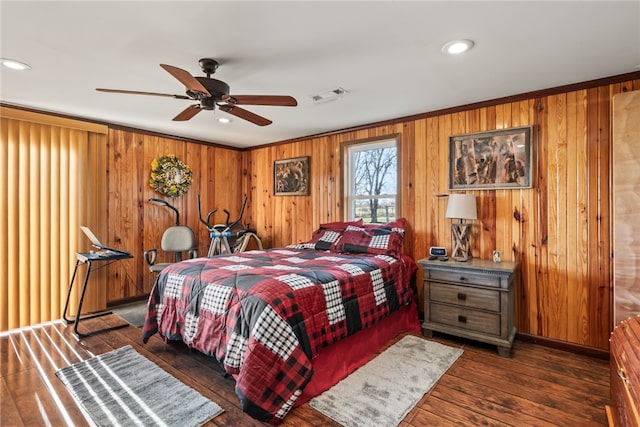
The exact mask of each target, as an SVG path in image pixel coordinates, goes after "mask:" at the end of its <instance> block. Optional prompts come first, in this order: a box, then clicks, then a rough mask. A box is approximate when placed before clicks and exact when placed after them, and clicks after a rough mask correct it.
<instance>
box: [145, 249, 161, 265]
mask: <svg viewBox="0 0 640 427" xmlns="http://www.w3.org/2000/svg"><path fill="white" fill-rule="evenodd" d="M157 258H158V251H157V250H156V249H155V248H154V249H149V250H148V251H144V262H146V263H147V265H148V266H149V267H151V266H152V265H153V264H155V263H156V259H157Z"/></svg>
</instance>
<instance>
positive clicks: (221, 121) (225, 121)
mask: <svg viewBox="0 0 640 427" xmlns="http://www.w3.org/2000/svg"><path fill="white" fill-rule="evenodd" d="M218 123H225V124H226V123H231V120H230V119H227V118H226V117H218Z"/></svg>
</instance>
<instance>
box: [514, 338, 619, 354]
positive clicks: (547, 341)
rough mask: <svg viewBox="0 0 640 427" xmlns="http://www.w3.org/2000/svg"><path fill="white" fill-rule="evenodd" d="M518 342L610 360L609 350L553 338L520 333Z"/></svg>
mask: <svg viewBox="0 0 640 427" xmlns="http://www.w3.org/2000/svg"><path fill="white" fill-rule="evenodd" d="M516 340H521V341H526V342H532V343H534V344H539V345H542V346H544V347H550V348H555V349H558V350H563V351H568V352H570V353H575V354H580V355H583V356H589V357H595V358H597V359H604V360H609V350H603V349H600V348H594V347H587V346H585V345H580V344H574V343H570V342H566V341H560V340H556V339H553V338H545V337H541V336H538V335H532V334H527V333H522V332H518V333H517V334H516Z"/></svg>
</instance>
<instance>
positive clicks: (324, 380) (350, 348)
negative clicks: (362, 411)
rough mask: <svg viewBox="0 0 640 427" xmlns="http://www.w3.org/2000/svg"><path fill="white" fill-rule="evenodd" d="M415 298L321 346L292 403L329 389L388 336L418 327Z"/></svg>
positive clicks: (364, 361) (367, 357)
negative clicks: (308, 378) (310, 374)
mask: <svg viewBox="0 0 640 427" xmlns="http://www.w3.org/2000/svg"><path fill="white" fill-rule="evenodd" d="M420 330H421V328H420V321H419V319H418V309H417V307H416V304H415V302H414V303H411V304H410V305H408V306H404V307H402V308H401V309H400V310H398V311H396V312H394V313H392V314H391V315H390V316H389V317H387V318H385V319H384V320H383V321H381V322H379V323H377V324H376V325H374V326H372V327H371V328H368V329H364V330H361V331H358V332H356V333H355V334H353V335H351V336H348V337H347V338H345V339H343V340H340V341H338V342H337V343H335V344H332V345H330V346H328V347H326V348H324V349H322V351H321V352H320V353H319V354H318V356H317V357H316V358H315V359H313V362H312V363H313V372H314V373H313V377H312V378H311V381H310V382H309V384H307V386H306V387H305V388H304V390H303V392H302V394H301V395H300V397H299V398H298V399H297V400H296V403H295V406H300V405H302V404H304V403H306V402H308V401H309V400H310V399H312V398H313V397H316V396H318V395H320V394H321V393H322V392H324V391H326V390H328V389H330V388H331V387H332V386H333V385H335V384H336V383H338V382H339V381H340V380H342V379H344V378H346V377H347V376H348V375H349V374H350V373H352V372H353V371H355V370H356V369H358V368H359V367H361V366H363V365H364V364H365V363H367V362H368V361H369V360H371V358H372V356H373V355H374V354H376V353H377V352H379V351H380V349H381V348H382V347H384V345H385V344H387V343H388V342H389V341H390V340H391V339H392V338H394V337H396V336H398V335H399V334H401V333H404V332H417V331H420Z"/></svg>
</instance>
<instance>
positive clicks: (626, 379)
mask: <svg viewBox="0 0 640 427" xmlns="http://www.w3.org/2000/svg"><path fill="white" fill-rule="evenodd" d="M617 373H618V376H619V377H620V379H621V380H622V382H623V383H625V384H629V378H627V377H626V376H625V374H624V368H619V369H618V372H617Z"/></svg>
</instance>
